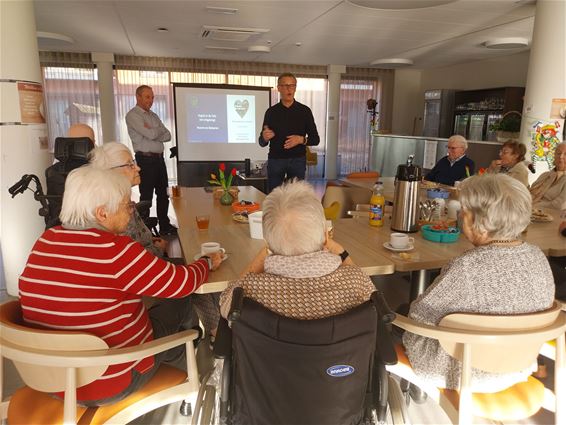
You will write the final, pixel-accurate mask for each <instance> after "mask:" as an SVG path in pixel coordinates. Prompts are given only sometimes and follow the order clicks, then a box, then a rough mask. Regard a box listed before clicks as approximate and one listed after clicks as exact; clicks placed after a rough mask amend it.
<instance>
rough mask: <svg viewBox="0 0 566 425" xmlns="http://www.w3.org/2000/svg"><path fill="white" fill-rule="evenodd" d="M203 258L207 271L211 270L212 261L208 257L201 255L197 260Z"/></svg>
mask: <svg viewBox="0 0 566 425" xmlns="http://www.w3.org/2000/svg"><path fill="white" fill-rule="evenodd" d="M203 258H204V259H205V260H206V262H207V263H208V270H212V259H211V258H210V257H209V256H208V255H203V256H202V257H200V258H199V260H202V259H203Z"/></svg>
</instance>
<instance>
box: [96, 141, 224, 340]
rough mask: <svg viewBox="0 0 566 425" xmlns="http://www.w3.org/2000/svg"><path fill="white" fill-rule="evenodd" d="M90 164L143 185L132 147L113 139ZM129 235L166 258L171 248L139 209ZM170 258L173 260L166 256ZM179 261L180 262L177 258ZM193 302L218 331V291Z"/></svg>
mask: <svg viewBox="0 0 566 425" xmlns="http://www.w3.org/2000/svg"><path fill="white" fill-rule="evenodd" d="M89 157H90V164H91V165H92V166H93V167H95V168H98V169H102V170H113V171H114V172H116V173H118V174H122V175H124V176H126V177H127V178H128V180H129V181H130V184H131V185H132V186H137V185H139V184H140V167H138V165H137V164H136V161H135V160H134V158H133V156H132V153H131V151H130V149H128V147H127V146H126V145H124V144H122V143H117V142H110V143H105V144H103V145H101V146H98V147H96V148H95V149H93V150H92V151H91V152H90V154H89ZM124 234H125V235H127V236H129V237H131V238H132V239H133V240H135V241H136V242H138V243H140V244H141V245H142V246H143V247H144V248H145V249H146V250H148V251H149V252H151V253H152V254H153V255H156V256H158V257H161V258H163V257H164V256H165V250H166V248H167V241H166V240H164V239H162V238H156V237H154V236H153V235H152V234H151V231H150V230H149V229H148V228H147V226H146V225H145V223H144V222H143V219H142V218H141V217H140V215H139V213H138V211H137V210H134V211H133V212H132V214H131V216H130V221H129V222H128V227H127V228H126V230H125V232H124ZM207 256H208V257H210V259H211V263H212V264H214V266H215V267H218V266H219V265H220V263H221V262H222V254H221V252H220V251H219V252H216V253H210V254H208V255H207ZM165 259H167V260H168V261H172V259H169V258H165ZM174 262H177V261H174ZM192 301H193V305H194V307H195V308H196V310H197V314H198V316H199V318H200V320H201V321H202V323H203V326H204V329H205V331H206V332H207V334H215V332H216V328H217V327H218V321H219V320H220V311H219V309H218V295H216V294H195V295H194V296H193V297H192Z"/></svg>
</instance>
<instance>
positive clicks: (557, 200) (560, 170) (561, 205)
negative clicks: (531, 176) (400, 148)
mask: <svg viewBox="0 0 566 425" xmlns="http://www.w3.org/2000/svg"><path fill="white" fill-rule="evenodd" d="M531 195H532V196H533V206H534V207H536V208H554V209H557V210H559V209H566V142H562V143H559V144H558V145H557V146H556V149H555V150H554V169H553V170H550V171H547V172H546V173H543V174H541V176H540V177H539V178H538V179H537V180H536V181H535V182H534V183H533V184H532V186H531Z"/></svg>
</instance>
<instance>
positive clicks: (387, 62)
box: [370, 58, 413, 68]
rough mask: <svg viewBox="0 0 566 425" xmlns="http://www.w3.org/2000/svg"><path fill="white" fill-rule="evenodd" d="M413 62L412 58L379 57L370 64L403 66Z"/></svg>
mask: <svg viewBox="0 0 566 425" xmlns="http://www.w3.org/2000/svg"><path fill="white" fill-rule="evenodd" d="M412 64H413V61H412V60H411V59H403V58H388V59H377V60H374V61H373V62H370V65H379V67H380V68H403V67H405V66H410V65H412Z"/></svg>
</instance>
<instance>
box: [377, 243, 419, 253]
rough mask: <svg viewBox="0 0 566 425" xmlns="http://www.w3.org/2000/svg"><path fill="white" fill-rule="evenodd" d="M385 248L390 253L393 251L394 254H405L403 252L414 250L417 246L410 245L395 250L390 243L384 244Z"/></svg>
mask: <svg viewBox="0 0 566 425" xmlns="http://www.w3.org/2000/svg"><path fill="white" fill-rule="evenodd" d="M383 247H384V248H385V249H388V250H389V251H393V252H403V251H410V250H411V249H413V248H414V247H415V245H413V244H412V243H410V244H409V245H407V246H406V247H405V248H395V247H393V246H391V244H390V243H389V242H385V243H384V244H383Z"/></svg>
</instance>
